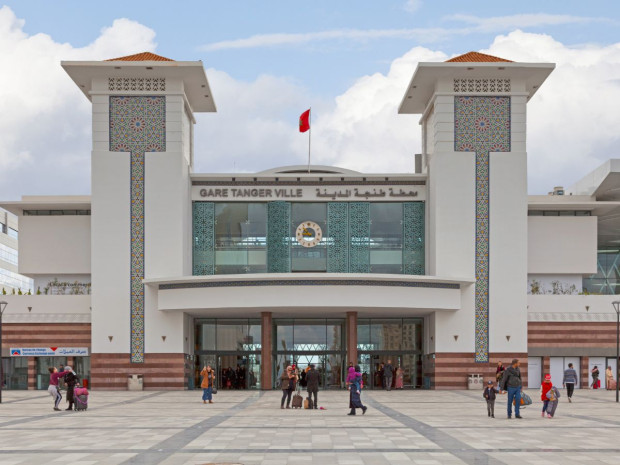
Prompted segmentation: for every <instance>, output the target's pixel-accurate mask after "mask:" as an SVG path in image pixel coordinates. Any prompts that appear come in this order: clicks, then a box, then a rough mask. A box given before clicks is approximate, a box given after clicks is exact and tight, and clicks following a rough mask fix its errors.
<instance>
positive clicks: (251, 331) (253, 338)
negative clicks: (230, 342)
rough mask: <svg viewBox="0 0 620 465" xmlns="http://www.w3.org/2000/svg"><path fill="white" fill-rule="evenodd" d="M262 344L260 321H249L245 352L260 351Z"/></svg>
mask: <svg viewBox="0 0 620 465" xmlns="http://www.w3.org/2000/svg"><path fill="white" fill-rule="evenodd" d="M261 343H262V333H261V326H260V320H249V327H248V337H247V342H246V343H245V345H244V348H243V349H244V350H260V349H261V347H262V346H261Z"/></svg>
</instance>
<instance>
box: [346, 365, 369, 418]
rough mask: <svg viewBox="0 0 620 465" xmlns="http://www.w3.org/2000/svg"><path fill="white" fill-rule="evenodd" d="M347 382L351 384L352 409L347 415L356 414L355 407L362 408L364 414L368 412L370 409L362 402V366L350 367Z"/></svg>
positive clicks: (350, 400) (350, 402) (350, 404)
mask: <svg viewBox="0 0 620 465" xmlns="http://www.w3.org/2000/svg"><path fill="white" fill-rule="evenodd" d="M347 384H348V386H349V392H350V395H349V407H350V408H351V411H350V412H349V413H348V414H347V415H355V409H358V408H361V409H362V415H364V414H365V413H366V410H367V409H368V408H367V407H366V406H365V405H364V404H362V397H361V394H362V374H361V373H360V367H359V366H355V367H349V374H348V376H347Z"/></svg>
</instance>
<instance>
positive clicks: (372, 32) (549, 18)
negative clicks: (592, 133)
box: [200, 0, 617, 52]
mask: <svg viewBox="0 0 620 465" xmlns="http://www.w3.org/2000/svg"><path fill="white" fill-rule="evenodd" d="M410 4H411V7H412V8H413V7H414V6H415V5H416V4H421V2H419V1H417V0H414V1H410V2H409V3H407V4H406V6H405V7H406V8H407V7H409V6H410ZM410 11H414V10H410ZM442 19H443V20H446V21H455V22H460V23H465V24H467V25H468V26H465V27H460V28H458V27H455V28H444V27H429V28H412V29H334V30H331V31H318V32H305V33H284V32H282V33H273V34H256V35H253V36H250V37H246V38H242V39H232V40H223V41H220V42H214V43H211V44H206V45H203V46H202V47H200V50H203V51H205V52H213V51H218V50H231V49H248V48H263V47H275V46H283V45H300V44H307V43H312V42H323V41H329V40H342V39H344V40H349V41H353V42H360V41H364V42H365V41H368V40H378V39H403V40H412V41H417V42H419V43H426V44H428V43H433V42H437V41H440V40H443V39H446V38H449V37H455V36H466V35H469V34H488V33H500V32H508V31H511V30H513V29H526V28H530V27H542V26H558V25H563V24H564V25H566V24H576V23H593V22H599V23H610V24H611V23H613V24H616V23H617V22H616V21H612V20H610V19H607V18H594V17H585V16H571V15H550V14H545V13H536V14H518V15H510V16H495V17H489V18H481V17H478V16H472V15H462V14H458V15H450V16H446V17H444V18H442Z"/></svg>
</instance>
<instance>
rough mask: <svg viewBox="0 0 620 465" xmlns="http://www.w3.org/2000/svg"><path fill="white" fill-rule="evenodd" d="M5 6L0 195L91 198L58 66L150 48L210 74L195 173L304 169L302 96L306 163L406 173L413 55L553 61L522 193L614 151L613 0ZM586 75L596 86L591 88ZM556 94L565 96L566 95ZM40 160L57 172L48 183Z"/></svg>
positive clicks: (82, 148)
mask: <svg viewBox="0 0 620 465" xmlns="http://www.w3.org/2000/svg"><path fill="white" fill-rule="evenodd" d="M2 5H4V7H3V8H0V55H2V56H4V57H5V60H4V61H5V63H8V65H9V66H7V69H11V70H15V74H16V76H8V77H7V76H4V78H3V77H1V76H0V85H3V86H4V91H0V106H2V107H4V108H1V109H2V110H3V113H4V114H5V115H7V114H10V115H12V117H11V118H10V119H9V118H8V117H5V118H4V119H3V118H2V117H0V132H1V133H2V134H3V135H4V136H5V137H4V139H5V140H4V142H2V141H0V198H11V199H13V198H18V197H19V196H21V195H23V194H40V193H53V194H56V193H67V194H71V193H75V194H83V193H89V190H90V186H89V184H88V178H89V176H88V170H89V169H90V164H89V163H90V160H89V156H90V126H89V123H88V111H89V106H88V102H87V101H86V99H84V98H83V96H81V94H80V93H79V92H78V91H77V89H73V88H72V83H71V82H70V79H68V77H67V76H66V75H64V74H63V72H62V71H61V70H60V66H59V61H60V60H62V59H67V60H71V59H94V60H97V59H104V58H110V57H113V56H118V55H123V54H130V53H135V52H139V51H143V50H147V49H148V50H150V51H154V52H155V53H158V54H160V55H163V56H167V57H170V58H173V59H176V60H202V61H203V63H204V65H205V68H207V75H208V77H209V80H210V82H211V86H212V88H213V93H214V96H215V100H216V103H217V105H218V113H217V114H216V115H198V125H197V128H196V171H199V172H200V171H232V170H233V169H236V170H239V171H257V170H262V169H267V168H270V167H273V166H278V165H285V164H297V163H304V157H305V155H304V154H305V151H306V150H307V145H306V143H307V142H306V140H305V139H303V138H300V137H299V134H296V133H295V128H296V125H297V117H298V115H299V114H300V113H301V112H302V111H303V110H305V109H306V108H307V107H308V106H310V105H312V107H313V147H314V144H315V138H316V159H315V162H316V163H324V164H337V165H340V166H343V167H346V168H350V169H358V170H361V171H383V172H390V171H397V172H402V171H407V170H410V169H412V168H411V167H412V162H411V155H412V154H413V153H416V152H419V150H420V142H419V140H420V137H419V128H418V126H417V121H418V117H417V116H398V115H396V108H397V105H398V103H399V100H400V97H401V96H402V93H403V92H404V88H405V87H404V86H405V85H406V82H407V81H408V79H409V78H410V77H411V74H412V73H413V71H414V69H415V65H416V64H417V62H418V61H439V60H445V59H446V58H449V57H450V56H453V55H456V54H461V53H465V52H467V51H470V50H478V51H486V52H487V53H490V52H493V53H494V54H497V55H499V56H504V57H505V58H508V59H513V60H519V61H548V62H554V63H557V64H558V68H557V69H556V72H554V74H553V75H552V78H550V79H549V81H548V82H547V83H546V84H545V86H544V87H543V89H541V91H540V92H539V93H538V94H537V95H536V97H535V98H534V99H532V102H531V103H530V108H531V110H530V119H529V121H528V131H529V133H530V138H529V147H528V153H529V156H530V165H532V164H535V165H536V166H537V170H531V171H530V192H531V193H541V192H546V190H548V189H549V188H551V187H553V185H558V184H565V185H569V184H571V183H572V182H574V181H575V180H577V179H578V178H579V177H581V176H582V175H583V174H585V173H587V172H588V171H590V170H591V169H593V168H594V167H596V166H597V165H598V164H599V163H600V162H602V161H604V160H605V159H607V158H609V157H612V156H616V157H620V149H618V147H620V144H618V142H620V141H619V136H618V135H617V133H618V131H617V130H615V133H614V130H613V128H614V127H615V128H617V127H618V124H620V120H619V117H618V111H617V110H616V108H615V107H616V106H617V100H615V97H620V89H619V86H620V85H619V84H618V83H620V45H619V41H620V38H619V37H618V31H620V14H619V13H620V2H617V1H597V2H583V1H580V2H577V1H546V2H540V1H537V2H534V1H520V2H490V1H473V2H462V1H451V0H450V1H429V0H408V1H407V0H401V1H382V2H378V1H355V2H353V1H341V2H334V1H333V0H332V1H313V2H305V4H304V3H303V2H290V1H262V2H259V1H227V2H223V1H217V2H215V1H183V2H175V3H172V2H163V1H159V2H158V1H150V2H143V1H127V0H125V1H124V2H119V1H106V2H85V1H83V0H82V1H54V2H50V1H49V0H45V1H44V0H39V1H27V0H17V1H5V2H4V3H3V4H2ZM18 51H19V53H18ZM7 57H8V58H7ZM581 64H584V66H580V65H581ZM576 65H577V68H575V66H576ZM19 76H23V78H20V77H19ZM36 76H47V83H46V85H48V86H49V89H47V91H46V92H45V89H38V88H37V89H35V91H34V92H33V86H34V87H37V86H41V79H36ZM601 76H604V78H605V79H604V80H601V79H603V78H602V77H601ZM3 79H4V80H5V81H4V82H3ZM599 80H600V81H599ZM26 82H27V83H28V86H27V85H26ZM590 85H592V86H593V87H595V88H596V89H598V90H597V92H599V93H598V94H597V93H594V94H591V93H590V94H588V91H587V90H586V89H587V88H589V86H590ZM20 86H23V89H22V88H21V87H20ZM567 88H569V89H571V92H573V93H575V92H577V93H578V95H576V96H575V95H571V96H574V97H576V98H571V99H570V100H571V102H570V104H569V103H567V102H566V92H565V91H564V90H565V89H567ZM7 89H8V90H7ZM2 92H4V94H3V93H2ZM29 92H30V94H31V95H26V94H27V93H29ZM38 92H40V94H39V93H38ZM617 92H618V93H617ZM612 102H616V103H613V105H612ZM567 105H568V106H567ZM571 105H572V106H571ZM360 115H361V116H360ZM595 123H596V124H595ZM26 125H27V126H28V129H27V130H26V129H25V127H26ZM593 128H594V129H593ZM313 156H315V155H314V153H313ZM50 169H54V170H56V171H57V176H54V177H52V178H50V176H49V172H50ZM68 186H71V189H69V188H68Z"/></svg>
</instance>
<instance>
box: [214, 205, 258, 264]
mask: <svg viewBox="0 0 620 465" xmlns="http://www.w3.org/2000/svg"><path fill="white" fill-rule="evenodd" d="M215 267H216V271H215V272H216V274H234V273H264V272H266V271H267V204H265V203H216V204H215Z"/></svg>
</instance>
